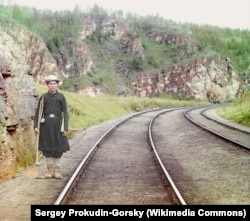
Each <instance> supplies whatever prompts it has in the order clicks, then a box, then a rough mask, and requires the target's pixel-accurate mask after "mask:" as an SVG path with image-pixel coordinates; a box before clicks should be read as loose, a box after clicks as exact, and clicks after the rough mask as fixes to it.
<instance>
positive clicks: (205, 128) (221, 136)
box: [183, 107, 250, 150]
mask: <svg viewBox="0 0 250 221" xmlns="http://www.w3.org/2000/svg"><path fill="white" fill-rule="evenodd" d="M200 108H202V107H200ZM194 109H199V108H190V109H188V110H187V111H185V112H184V113H183V115H184V116H185V118H186V119H187V120H189V121H190V122H192V123H193V124H195V125H197V126H199V127H201V128H203V129H204V130H206V131H208V132H210V133H211V134H213V135H216V136H218V137H220V138H222V139H224V140H226V141H229V142H230V143H232V144H237V145H239V146H241V147H244V148H245V149H247V150H249V149H250V146H249V145H245V144H243V143H240V142H238V141H236V140H233V139H231V138H229V137H227V136H224V135H223V134H220V133H217V132H215V131H214V130H211V129H209V128H208V127H206V126H204V125H202V124H200V123H199V122H197V121H196V120H194V119H193V118H192V117H191V116H190V115H189V112H191V111H192V110H194ZM201 115H202V114H201ZM202 116H203V115H202ZM204 117H205V116H204ZM212 121H214V120H212ZM220 124H221V125H222V126H225V127H229V126H228V125H227V124H224V123H223V122H220ZM231 129H234V130H236V128H235V127H233V128H231ZM239 131H241V130H240V129H239ZM241 132H242V131H241ZM244 132H246V133H248V132H247V131H244Z"/></svg>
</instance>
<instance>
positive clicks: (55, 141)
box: [34, 75, 70, 179]
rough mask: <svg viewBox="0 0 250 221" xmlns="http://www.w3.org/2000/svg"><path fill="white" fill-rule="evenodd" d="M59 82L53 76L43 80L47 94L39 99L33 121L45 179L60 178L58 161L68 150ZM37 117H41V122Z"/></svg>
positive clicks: (65, 117) (63, 97)
mask: <svg viewBox="0 0 250 221" xmlns="http://www.w3.org/2000/svg"><path fill="white" fill-rule="evenodd" d="M59 82H60V80H59V79H58V78H57V77H56V76H55V75H49V76H48V77H47V78H46V79H45V83H46V84H47V86H48V92H46V93H44V94H43V95H42V96H41V97H40V99H39V101H38V106H37V109H36V113H35V119H34V130H35V133H36V134H37V135H39V141H38V144H39V145H38V148H39V150H40V151H42V153H43V155H44V156H45V157H46V163H47V170H48V171H47V173H46V174H45V178H47V179H50V178H56V179H61V178H62V175H61V174H60V173H59V167H60V159H61V157H62V155H63V153H64V152H66V151H68V150H69V149H70V147H69V142H68V138H67V136H66V135H67V131H68V120H69V115H68V109H67V102H66V99H65V96H64V95H63V94H62V93H60V92H58V91H57V86H58V83H59ZM40 105H41V106H40ZM41 107H42V108H41ZM39 112H40V113H39ZM39 116H42V120H41V121H40V120H39ZM38 120H39V121H40V122H38ZM39 124H40V125H39Z"/></svg>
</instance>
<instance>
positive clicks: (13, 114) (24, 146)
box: [0, 24, 59, 181]
mask: <svg viewBox="0 0 250 221" xmlns="http://www.w3.org/2000/svg"><path fill="white" fill-rule="evenodd" d="M0 33H1V35H0V181H1V180H2V179H5V178H8V177H7V176H8V175H9V174H10V171H12V170H13V169H15V168H16V166H17V162H19V166H25V165H24V164H25V162H26V161H28V158H31V159H30V161H31V162H32V157H33V153H34V150H35V136H34V131H33V117H34V113H35V108H36V104H37V98H38V93H37V91H36V89H35V82H34V79H35V80H36V81H37V82H44V77H45V76H46V75H49V74H51V72H58V73H59V71H58V69H57V66H56V62H55V60H54V59H53V57H52V56H51V55H50V54H49V52H48V49H47V47H46V45H45V44H44V43H43V41H42V40H41V39H39V38H38V37H35V36H33V35H32V34H31V33H30V32H28V31H27V30H25V29H24V28H20V27H19V26H15V25H14V24H9V26H6V25H4V28H3V26H2V25H0ZM58 76H59V75H58ZM22 161H23V163H22ZM26 163H27V162H26ZM22 164H23V165H22Z"/></svg>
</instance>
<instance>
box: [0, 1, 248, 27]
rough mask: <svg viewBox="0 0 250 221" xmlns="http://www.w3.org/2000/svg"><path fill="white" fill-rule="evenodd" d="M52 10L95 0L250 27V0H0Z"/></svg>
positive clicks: (107, 5) (167, 16)
mask: <svg viewBox="0 0 250 221" xmlns="http://www.w3.org/2000/svg"><path fill="white" fill-rule="evenodd" d="M1 2H2V3H4V4H5V5H6V4H9V3H11V4H14V3H16V4H18V5H23V6H29V7H36V8H37V9H49V10H53V11H60V10H73V9H74V8H75V7H76V6H77V5H78V6H79V7H80V9H82V10H83V11H85V10H86V9H87V8H89V7H92V6H93V5H94V4H97V5H98V6H100V7H102V8H104V9H107V10H108V11H111V12H112V11H116V10H122V11H123V12H124V14H126V13H127V12H131V13H134V14H136V15H142V16H146V15H159V16H161V17H163V18H165V19H171V20H173V21H175V22H181V23H183V22H189V23H195V24H198V25H204V24H208V25H214V26H219V27H229V28H240V29H248V30H250V0H0V3H1Z"/></svg>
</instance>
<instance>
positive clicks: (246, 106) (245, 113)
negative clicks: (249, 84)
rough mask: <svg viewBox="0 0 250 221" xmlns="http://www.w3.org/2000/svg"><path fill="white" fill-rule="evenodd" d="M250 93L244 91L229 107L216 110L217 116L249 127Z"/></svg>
mask: <svg viewBox="0 0 250 221" xmlns="http://www.w3.org/2000/svg"><path fill="white" fill-rule="evenodd" d="M249 101H250V93H249V92H248V93H246V94H245V95H244V96H243V97H242V98H241V99H237V100H235V101H234V102H233V103H232V104H231V105H230V106H229V107H225V108H221V109H218V110H217V113H218V115H219V116H221V117H223V118H225V119H228V120H231V121H233V122H236V123H238V124H241V125H244V126H247V127H250V102H249Z"/></svg>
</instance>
